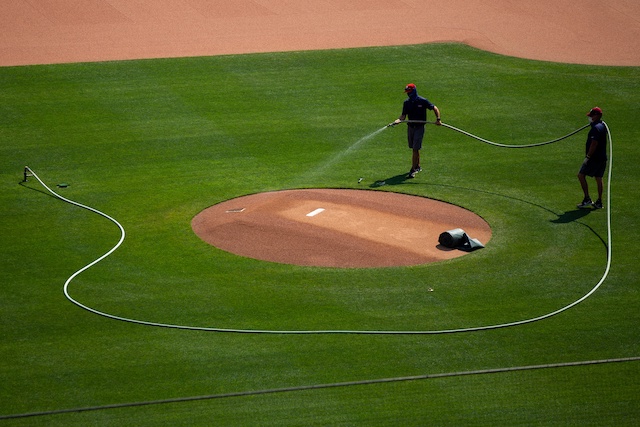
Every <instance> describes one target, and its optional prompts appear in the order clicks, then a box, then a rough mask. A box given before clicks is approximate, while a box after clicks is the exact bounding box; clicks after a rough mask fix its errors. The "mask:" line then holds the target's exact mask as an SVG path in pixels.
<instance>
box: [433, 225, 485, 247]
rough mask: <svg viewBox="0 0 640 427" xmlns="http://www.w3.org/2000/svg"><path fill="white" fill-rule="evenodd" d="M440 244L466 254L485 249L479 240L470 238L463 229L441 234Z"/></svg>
mask: <svg viewBox="0 0 640 427" xmlns="http://www.w3.org/2000/svg"><path fill="white" fill-rule="evenodd" d="M438 242H439V243H440V244H441V245H442V246H445V247H447V248H454V249H460V250H461V251H466V252H471V251H475V250H476V249H482V248H484V245H483V244H482V243H480V241H479V240H478V239H473V238H471V237H469V236H468V235H467V233H465V232H464V230H463V229H462V228H456V229H454V230H449V231H445V232H444V233H441V234H440V237H438Z"/></svg>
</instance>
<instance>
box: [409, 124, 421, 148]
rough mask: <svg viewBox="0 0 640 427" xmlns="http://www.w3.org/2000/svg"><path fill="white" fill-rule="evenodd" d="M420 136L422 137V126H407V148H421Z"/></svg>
mask: <svg viewBox="0 0 640 427" xmlns="http://www.w3.org/2000/svg"><path fill="white" fill-rule="evenodd" d="M422 138H424V126H416V127H411V126H409V127H408V128H407V139H408V140H409V148H411V149H413V150H419V149H421V148H422Z"/></svg>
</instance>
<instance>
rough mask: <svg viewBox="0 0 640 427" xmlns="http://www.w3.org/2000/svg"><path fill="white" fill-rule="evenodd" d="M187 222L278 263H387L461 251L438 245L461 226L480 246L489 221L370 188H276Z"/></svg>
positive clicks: (235, 249)
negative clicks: (445, 232)
mask: <svg viewBox="0 0 640 427" xmlns="http://www.w3.org/2000/svg"><path fill="white" fill-rule="evenodd" d="M191 226H192V228H193V230H194V231H195V233H196V234H197V235H198V236H199V237H200V238H201V239H203V240H204V241H206V242H208V243H210V244H211V245H213V246H215V247H217V248H220V249H222V250H225V251H228V252H231V253H234V254H237V255H242V256H245V257H250V258H256V259H260V260H265V261H273V262H279V263H285V264H296V265H304V266H321V267H390V266H409V265H418V264H425V263H429V262H435V261H441V260H444V259H450V258H455V257H459V256H462V255H465V254H466V253H467V252H463V251H459V250H455V249H448V248H445V247H442V246H441V245H439V244H438V236H439V235H440V233H442V232H444V231H448V230H452V229H455V228H462V229H463V230H464V231H465V232H466V233H467V234H468V235H469V236H470V237H473V238H476V239H478V240H479V241H480V242H482V243H483V244H485V245H486V243H487V242H488V241H489V239H490V238H491V228H490V227H489V224H487V223H486V222H485V221H484V220H483V219H482V218H480V217H479V216H478V215H476V214H474V213H473V212H470V211H468V210H466V209H463V208H460V207H458V206H455V205H451V204H449V203H444V202H439V201H436V200H432V199H427V198H424V197H417V196H409V195H405V194H398V193H391V192H385V191H369V190H335V189H310V190H283V191H274V192H268V193H259V194H253V195H249V196H243V197H238V198H236V199H231V200H227V201H224V202H222V203H218V204H216V205H214V206H211V207H209V208H207V209H205V210H204V211H202V212H200V213H199V214H198V215H196V216H195V217H194V218H193V220H192V222H191Z"/></svg>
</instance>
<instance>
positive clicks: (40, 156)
mask: <svg viewBox="0 0 640 427" xmlns="http://www.w3.org/2000/svg"><path fill="white" fill-rule="evenodd" d="M408 82H414V83H416V84H417V86H418V90H419V92H420V93H421V94H422V95H424V96H426V97H428V98H429V99H430V100H431V101H432V102H434V103H435V104H437V105H438V107H439V108H440V110H441V111H442V119H443V121H444V122H445V123H447V124H450V125H452V126H455V127H458V128H460V129H464V130H465V131H468V132H471V133H473V134H475V135H479V136H481V137H482V138H485V139H488V140H491V141H495V142H498V143H503V144H510V145H530V144H535V143H538V142H541V141H548V140H552V139H555V138H558V137H561V136H563V135H567V134H569V133H570V132H572V131H574V130H576V129H578V128H580V127H582V126H584V125H585V124H586V117H585V114H586V113H587V112H588V111H589V109H590V108H592V107H594V106H596V105H598V106H600V107H602V108H603V110H604V117H603V119H604V120H605V121H606V123H607V124H608V127H609V129H610V137H611V139H610V144H611V148H612V152H611V154H612V155H611V158H610V168H611V169H610V170H611V179H609V177H608V176H607V179H606V180H605V183H606V187H605V189H606V194H605V195H606V200H605V208H604V209H600V210H594V211H590V210H578V209H576V204H577V203H578V202H580V201H581V198H582V194H581V191H580V188H579V184H578V181H577V179H576V173H577V171H578V168H579V166H580V164H581V162H582V159H583V157H584V144H585V139H586V132H587V131H586V130H583V131H581V132H579V133H577V134H575V135H573V136H571V137H568V138H566V139H563V140H562V141H559V142H556V143H553V144H549V145H544V146H540V147H531V148H521V149H511V148H502V147H498V146H494V145H490V144H486V143H483V142H481V141H478V140H476V139H473V138H470V137H468V136H466V135H463V134H461V133H459V132H455V131H452V130H451V129H448V128H445V127H436V126H432V125H428V126H427V136H426V137H425V148H424V149H423V152H422V155H423V165H422V168H423V171H422V172H420V173H419V174H418V175H417V177H416V178H415V179H412V180H405V179H400V178H399V176H401V175H402V174H405V173H406V172H407V169H408V168H407V166H408V160H409V158H410V157H409V156H410V152H409V150H408V148H406V142H405V130H404V128H400V127H396V128H386V129H384V130H382V131H379V130H380V129H381V128H382V127H384V126H385V125H386V124H387V123H389V122H390V121H392V120H394V119H395V118H396V117H397V116H398V115H399V113H400V108H401V103H402V101H403V99H404V97H405V95H404V94H403V92H402V89H403V88H404V85H405V84H406V83H408ZM639 82H640V68H639V67H632V66H624V67H623V66H604V65H578V64H562V63H555V62H544V61H536V60H529V59H521V58H515V57H510V56H503V55H499V54H496V53H489V52H486V51H481V50H477V49H475V48H472V47H469V46H466V45H464V44H458V43H437V44H415V45H404V46H385V47H368V48H351V49H329V50H315V51H294V52H272V53H268V52H266V53H253V54H243V55H218V56H200V57H186V58H172V59H144V60H127V61H109V62H80V63H66V64H55V65H25V66H8V67H2V68H0V109H1V114H0V139H1V140H2V145H1V146H0V153H1V155H0V185H1V186H2V192H0V215H1V216H2V221H1V223H0V254H1V256H2V272H3V279H4V280H3V284H2V287H1V288H0V308H1V309H0V313H1V319H2V322H1V326H0V332H1V337H2V340H1V342H0V378H1V382H0V383H1V386H0V426H5V425H6V426H27V425H28V426H31V425H51V426H58V425H59V426H86V425H136V426H144V425H149V426H152V425H153V426H158V425H167V426H177V425H185V426H192V425H224V426H231V425H238V426H246V425H260V426H269V425H273V426H287V425H292V426H293V425H318V426H324V425H344V426H347V425H367V426H375V425H380V426H387V425H540V426H542V425H544V426H547V425H563V426H571V425H575V426H588V425H593V426H603V425H611V426H625V425H629V426H632V425H637V424H638V422H639V421H640V398H639V396H640V385H639V384H640V381H639V380H640V340H639V334H638V325H640V294H639V290H638V284H639V283H640V279H639V274H640V267H639V266H638V263H637V258H638V248H637V245H636V240H637V238H636V232H637V230H638V226H639V221H640V214H638V213H637V212H636V210H635V208H636V202H637V199H638V190H637V185H638V183H639V182H640V169H638V167H637V161H638V150H637V141H638V140H640V130H639V129H638V126H637V123H636V122H637V117H638V114H639V113H640V110H639V109H638V107H637V99H638V98H639V97H640V83H639ZM378 131H379V132H378ZM371 135H373V136H371ZM25 166H28V167H29V168H30V169H31V170H33V172H35V173H36V174H37V176H38V178H40V179H41V180H42V181H43V182H44V183H45V184H46V185H47V186H48V187H49V188H50V189H51V190H53V191H54V192H55V193H57V194H59V195H61V196H62V197H64V198H66V199H69V200H73V201H75V202H78V203H80V204H83V205H87V206H90V207H92V208H94V209H96V210H98V211H100V212H102V213H104V214H106V215H108V216H109V217H111V218H113V219H115V220H117V223H118V224H120V225H121V226H122V228H123V229H124V230H125V231H126V233H125V234H126V236H124V234H123V233H122V231H121V229H120V228H119V227H118V226H117V225H116V224H115V223H114V222H113V221H110V220H109V219H108V218H105V217H104V216H101V215H98V214H96V213H95V212H93V211H89V210H87V209H83V208H81V207H78V206H75V205H72V204H70V203H67V202H65V201H63V200H61V199H60V198H58V197H55V196H54V195H53V194H52V193H51V192H49V191H48V190H47V189H46V188H45V187H44V186H43V185H42V184H41V183H40V182H39V181H38V180H37V179H36V177H33V176H29V177H27V180H26V182H24V175H23V173H24V170H25V169H24V168H25ZM382 182H384V183H385V184H384V185H381V183H382ZM590 184H591V186H592V189H593V190H592V195H593V194H594V193H595V189H594V182H593V180H591V181H590ZM295 189H350V190H351V189H355V190H362V191H367V192H374V193H375V192H394V193H399V194H406V195H411V196H417V197H421V198H429V199H435V200H438V201H444V202H447V203H449V204H453V205H456V206H459V207H462V208H465V209H467V210H469V211H471V212H473V213H475V214H476V215H478V216H479V217H481V218H482V219H483V220H484V221H486V222H487V223H488V224H489V225H490V227H491V232H492V236H491V239H490V240H489V242H488V243H487V245H486V247H485V248H484V249H481V250H478V251H475V252H472V253H469V254H467V255H465V256H462V257H458V258H454V259H450V260H444V261H440V262H435V263H425V264H420V265H413V266H408V267H379V268H333V267H314V266H300V265H293V264H289V263H280V262H269V261H264V260H259V259H254V258H251V257H243V256H239V255H235V254H233V253H230V252H227V251H224V250H221V249H218V248H216V247H214V246H212V245H210V244H208V243H206V242H205V241H203V240H201V239H200V238H199V237H198V236H197V235H196V233H194V231H193V229H192V227H191V222H192V220H193V218H194V217H196V215H198V214H199V213H201V212H202V211H204V210H205V209H207V208H209V207H210V206H212V205H216V204H218V203H221V202H224V201H227V200H231V199H234V198H238V197H241V196H246V195H253V194H258V193H264V192H271V191H280V190H295ZM122 237H125V238H124V240H123V241H122V244H121V245H119V246H118V248H117V250H115V251H113V253H111V254H110V255H109V256H108V257H106V258H105V259H103V260H102V261H100V262H99V263H97V264H95V265H94V266H92V267H91V268H88V269H86V271H82V272H81V273H79V274H77V275H76V276H73V275H74V274H75V273H77V272H79V271H80V269H82V268H83V267H85V266H87V265H88V264H89V263H91V262H92V261H94V260H96V259H98V258H99V257H101V256H102V255H103V254H105V253H107V252H109V251H110V250H111V249H112V248H114V246H115V245H116V244H118V242H119V240H120V239H122ZM244 238H246V236H244ZM249 239H250V236H249ZM436 243H437V242H425V244H428V245H432V246H433V245H435V244H436ZM278 245H279V242H278V240H277V239H274V241H273V242H272V248H273V250H277V249H278ZM72 276H73V280H70V278H72ZM65 291H66V293H65ZM72 300H73V301H75V302H77V303H80V304H82V305H84V306H85V308H83V307H81V306H80V305H79V304H74V303H73V302H72ZM578 301H579V303H577V304H575V303H576V302H578ZM567 307H568V308H567ZM86 308H90V309H92V310H95V311H94V312H92V311H90V310H87V309H86ZM563 308H567V309H566V310H563ZM96 312H100V313H102V314H106V315H108V316H105V315H100V314H99V313H96ZM109 316H112V317H109Z"/></svg>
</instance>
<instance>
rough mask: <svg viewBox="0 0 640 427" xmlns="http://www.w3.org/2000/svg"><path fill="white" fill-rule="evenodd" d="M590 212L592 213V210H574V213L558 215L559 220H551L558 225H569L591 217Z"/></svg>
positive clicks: (568, 212)
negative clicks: (588, 216)
mask: <svg viewBox="0 0 640 427" xmlns="http://www.w3.org/2000/svg"><path fill="white" fill-rule="evenodd" d="M589 212H591V209H574V210H572V211H566V212H565V213H563V214H560V215H558V218H556V219H553V220H551V222H553V223H556V224H567V223H569V222H573V221H576V220H579V219H580V218H582V217H585V216H587V215H589Z"/></svg>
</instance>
